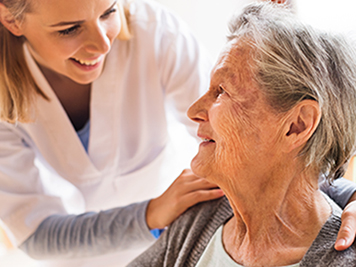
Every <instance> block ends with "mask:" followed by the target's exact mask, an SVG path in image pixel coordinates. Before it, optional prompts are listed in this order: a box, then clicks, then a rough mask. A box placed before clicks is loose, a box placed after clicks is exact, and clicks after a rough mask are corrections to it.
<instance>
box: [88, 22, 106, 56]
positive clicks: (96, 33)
mask: <svg viewBox="0 0 356 267" xmlns="http://www.w3.org/2000/svg"><path fill="white" fill-rule="evenodd" d="M110 47H111V41H110V38H109V37H108V36H107V30H106V29H105V27H103V26H101V25H100V24H99V25H95V26H93V27H92V29H91V30H90V31H89V33H88V37H87V42H86V45H85V50H86V51H87V52H89V53H100V54H106V53H107V52H109V50H110Z"/></svg>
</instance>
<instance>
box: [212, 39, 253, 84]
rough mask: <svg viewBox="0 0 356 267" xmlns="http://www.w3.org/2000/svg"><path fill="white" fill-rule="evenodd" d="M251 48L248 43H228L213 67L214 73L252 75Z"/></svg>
mask: <svg viewBox="0 0 356 267" xmlns="http://www.w3.org/2000/svg"><path fill="white" fill-rule="evenodd" d="M250 50H251V48H250V47H249V46H247V45H241V44H236V43H231V42H230V43H228V44H227V45H226V46H225V47H224V49H223V50H222V51H221V53H220V56H219V59H218V61H217V63H216V64H215V67H214V69H213V73H215V74H216V73H219V74H227V73H230V74H231V75H232V74H233V73H240V74H244V75H246V76H249V77H250V74H251V64H250V62H249V61H250V60H251V53H250ZM239 76H240V75H239ZM246 78H247V77H246Z"/></svg>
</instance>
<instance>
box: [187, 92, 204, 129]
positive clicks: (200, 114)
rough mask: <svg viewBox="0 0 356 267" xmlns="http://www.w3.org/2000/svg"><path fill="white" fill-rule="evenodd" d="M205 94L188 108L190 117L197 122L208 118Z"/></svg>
mask: <svg viewBox="0 0 356 267" xmlns="http://www.w3.org/2000/svg"><path fill="white" fill-rule="evenodd" d="M205 104H206V101H204V96H203V97H201V98H199V99H198V100H197V101H195V102H194V103H193V104H192V105H191V106H190V108H189V109H188V112H187V114H188V117H189V118H190V119H191V120H192V121H195V122H198V123H199V122H202V121H206V120H207V119H208V113H207V110H206V105H205Z"/></svg>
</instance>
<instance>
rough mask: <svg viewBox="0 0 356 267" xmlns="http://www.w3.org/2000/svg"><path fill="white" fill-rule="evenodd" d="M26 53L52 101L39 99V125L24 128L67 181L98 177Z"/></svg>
mask: <svg viewBox="0 0 356 267" xmlns="http://www.w3.org/2000/svg"><path fill="white" fill-rule="evenodd" d="M24 53H25V58H26V62H27V64H28V66H29V69H30V71H31V73H32V75H33V77H34V79H35V81H36V83H37V85H38V86H39V87H40V88H41V90H43V92H44V93H45V94H46V95H47V96H48V97H49V99H50V101H47V100H45V99H43V98H42V97H37V102H36V112H37V113H36V115H37V117H36V121H35V122H34V123H28V124H24V125H23V126H24V128H25V129H27V130H28V132H29V134H30V135H31V137H32V139H33V141H34V142H35V144H36V145H37V147H38V149H39V150H40V152H41V154H42V156H43V157H44V158H45V159H46V160H47V161H48V162H49V163H50V164H51V166H52V167H53V168H54V169H55V170H57V171H58V172H59V174H60V175H61V176H63V177H65V178H67V179H73V180H76V179H79V180H82V179H86V180H87V179H90V178H95V177H98V174H99V172H98V170H97V169H96V168H95V166H94V165H93V164H92V162H91V160H90V158H89V156H88V155H87V153H86V151H85V149H84V147H83V145H82V143H81V141H80V139H79V137H78V136H77V133H76V131H75V129H74V128H73V126H72V124H71V122H70V120H69V118H68V116H67V114H66V113H65V111H64V109H63V107H62V105H61V104H60V102H59V100H58V98H57V97H56V95H55V94H54V92H53V90H52V88H51V87H50V85H49V84H48V82H47V80H46V79H45V77H44V76H43V75H42V72H41V71H40V69H39V68H38V66H37V64H36V62H35V61H34V59H33V58H32V56H31V55H30V52H29V51H28V49H27V47H26V45H25V46H24ZM64 144H65V145H64Z"/></svg>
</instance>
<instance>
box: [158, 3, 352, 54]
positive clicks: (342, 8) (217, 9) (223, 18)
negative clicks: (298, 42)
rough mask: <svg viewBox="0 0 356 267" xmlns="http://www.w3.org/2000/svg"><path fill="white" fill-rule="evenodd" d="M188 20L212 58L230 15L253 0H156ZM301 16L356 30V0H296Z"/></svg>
mask: <svg viewBox="0 0 356 267" xmlns="http://www.w3.org/2000/svg"><path fill="white" fill-rule="evenodd" d="M156 1H158V2H160V3H161V4H163V5H165V6H167V7H169V8H170V9H171V10H173V11H175V12H176V13H177V14H178V15H179V16H180V17H181V18H183V20H185V21H186V22H187V23H188V24H189V25H190V27H191V29H192V31H193V32H194V33H195V35H196V36H197V38H198V39H199V40H200V41H201V42H202V44H203V45H204V46H205V47H206V48H207V49H208V51H210V53H211V55H212V58H213V60H215V59H216V57H217V55H218V54H219V51H220V49H221V48H222V46H223V45H224V43H225V35H226V33H227V24H228V21H229V18H230V17H231V15H232V14H233V13H234V12H235V11H238V10H241V8H242V7H243V6H244V5H246V4H247V3H250V2H252V0H156ZM293 2H294V3H293V6H294V7H295V10H296V13H297V14H298V16H299V17H300V18H301V19H302V20H304V21H305V22H307V23H309V24H311V25H313V26H315V27H318V28H321V29H326V30H333V31H341V32H345V33H347V34H351V32H352V31H355V32H356V0H337V1H336V0H293Z"/></svg>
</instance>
